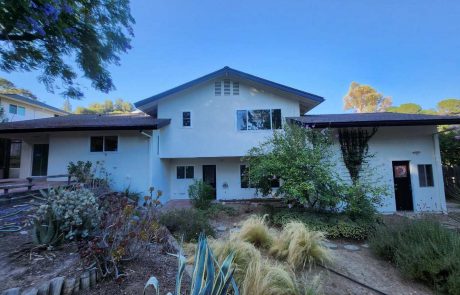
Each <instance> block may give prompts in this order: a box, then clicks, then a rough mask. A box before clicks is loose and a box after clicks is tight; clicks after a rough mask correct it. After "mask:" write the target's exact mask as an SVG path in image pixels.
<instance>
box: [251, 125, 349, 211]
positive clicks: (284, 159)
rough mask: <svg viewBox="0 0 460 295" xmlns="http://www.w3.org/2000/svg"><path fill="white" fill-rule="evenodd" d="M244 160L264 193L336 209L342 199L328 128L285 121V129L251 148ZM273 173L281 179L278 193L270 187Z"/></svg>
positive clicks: (309, 204)
mask: <svg viewBox="0 0 460 295" xmlns="http://www.w3.org/2000/svg"><path fill="white" fill-rule="evenodd" d="M244 161H245V162H247V163H248V164H249V167H250V168H249V172H248V174H249V178H250V180H251V183H252V184H254V185H255V186H256V188H257V190H258V192H260V193H261V194H262V195H264V196H267V195H270V194H275V195H277V196H283V197H284V198H285V200H286V201H288V202H289V201H294V202H298V203H300V204H302V205H306V206H309V207H310V208H319V209H325V208H334V206H335V205H337V204H338V203H339V201H340V199H341V195H342V194H341V191H342V190H343V185H342V183H341V182H340V180H339V179H340V178H339V175H338V173H337V172H336V170H337V169H336V162H335V160H334V156H333V151H332V141H331V138H330V136H329V132H328V131H327V130H322V131H321V130H317V129H308V128H301V127H298V126H296V125H290V124H285V125H284V130H282V131H280V132H274V133H273V136H272V137H270V138H268V139H267V140H266V141H265V142H263V143H261V144H260V145H259V146H257V147H254V148H252V149H251V150H250V151H249V153H248V155H247V156H246V157H245V158H244ZM274 176H276V177H278V178H279V179H280V180H281V181H280V187H279V189H278V190H277V191H276V192H274V191H273V190H272V187H271V180H272V179H273V177H274Z"/></svg>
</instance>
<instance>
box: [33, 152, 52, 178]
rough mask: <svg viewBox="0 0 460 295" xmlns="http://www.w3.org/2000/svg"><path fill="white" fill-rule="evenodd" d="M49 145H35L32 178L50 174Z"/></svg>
mask: <svg viewBox="0 0 460 295" xmlns="http://www.w3.org/2000/svg"><path fill="white" fill-rule="evenodd" d="M48 151H49V145H48V144H34V151H33V155H32V176H45V175H46V173H47V172H48Z"/></svg>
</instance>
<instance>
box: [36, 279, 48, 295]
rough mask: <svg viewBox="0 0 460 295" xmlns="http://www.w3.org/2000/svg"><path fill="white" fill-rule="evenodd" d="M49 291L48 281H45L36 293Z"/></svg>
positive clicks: (42, 293)
mask: <svg viewBox="0 0 460 295" xmlns="http://www.w3.org/2000/svg"><path fill="white" fill-rule="evenodd" d="M49 292H50V282H46V283H44V284H43V285H41V286H40V287H39V288H38V293H37V295H48V293H49Z"/></svg>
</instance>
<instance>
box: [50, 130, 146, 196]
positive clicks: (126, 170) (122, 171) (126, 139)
mask: <svg viewBox="0 0 460 295" xmlns="http://www.w3.org/2000/svg"><path fill="white" fill-rule="evenodd" d="M91 135H95V136H98V135H118V136H119V138H118V151H117V152H98V153H92V152H90V146H89V144H90V139H89V137H90V136H91ZM49 144H50V149H49V161H48V175H56V174H65V173H67V164H68V163H69V162H70V161H74V162H76V161H78V160H82V161H92V162H93V166H94V163H95V162H96V161H103V162H104V167H105V168H106V169H107V171H108V172H109V173H110V174H111V175H110V178H111V180H112V183H111V185H112V187H113V188H114V189H116V190H124V189H126V188H128V187H129V189H130V190H131V191H133V192H142V193H143V194H145V193H147V192H148V189H149V187H150V182H149V176H150V175H151V174H150V173H151V167H150V160H149V139H148V138H147V137H146V136H144V135H141V134H139V132H138V131H132V132H129V131H119V132H109V131H104V132H96V131H94V132H83V133H79V132H66V133H58V134H51V135H50V139H49Z"/></svg>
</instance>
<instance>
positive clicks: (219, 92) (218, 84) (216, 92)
mask: <svg viewBox="0 0 460 295" xmlns="http://www.w3.org/2000/svg"><path fill="white" fill-rule="evenodd" d="M214 95H217V96H221V95H222V83H221V81H216V82H215V83H214Z"/></svg>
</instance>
